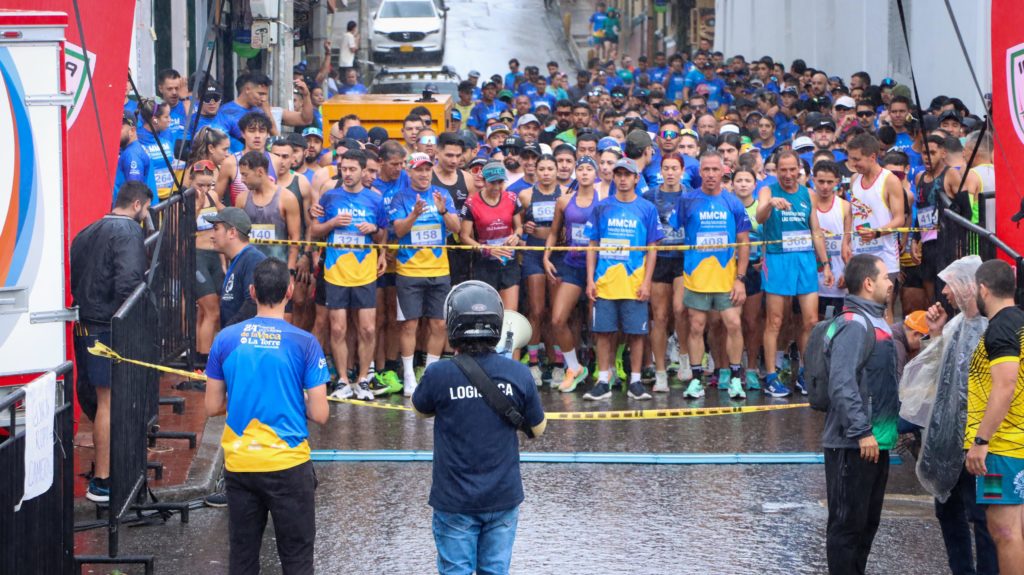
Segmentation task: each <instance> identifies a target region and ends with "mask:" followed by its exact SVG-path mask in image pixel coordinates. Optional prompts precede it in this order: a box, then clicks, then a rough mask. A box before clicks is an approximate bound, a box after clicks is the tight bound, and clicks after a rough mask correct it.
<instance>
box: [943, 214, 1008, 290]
mask: <svg viewBox="0 0 1024 575" xmlns="http://www.w3.org/2000/svg"><path fill="white" fill-rule="evenodd" d="M940 197H941V198H942V205H940V216H939V218H940V220H939V221H940V222H941V228H942V229H941V232H940V233H939V239H938V240H936V241H938V242H939V259H940V262H939V263H938V266H937V267H938V269H940V270H941V269H943V268H945V267H946V266H948V265H949V264H951V263H952V262H954V261H956V260H958V259H960V258H962V257H964V256H969V255H977V256H980V257H981V259H982V260H990V259H993V258H997V257H998V258H1003V259H1006V260H1008V261H1009V262H1010V263H1011V265H1013V266H1014V267H1015V268H1016V273H1017V294H1016V297H1015V299H1016V301H1017V304H1018V305H1020V304H1024V258H1022V257H1021V255H1020V254H1018V253H1017V252H1016V251H1014V250H1013V248H1011V247H1010V246H1008V245H1006V243H1005V242H1003V241H1002V240H1001V239H999V238H997V237H996V234H995V232H994V231H989V230H988V229H986V228H985V227H983V224H974V223H971V220H970V219H969V218H970V213H969V212H968V213H966V214H964V213H963V209H962V207H961V204H958V203H957V202H950V201H949V200H948V199H947V198H946V197H945V196H940ZM985 204H986V202H979V206H978V208H979V222H985V221H986V218H987V209H988V208H987V206H986V205H985ZM935 289H936V291H938V290H939V289H941V287H940V286H938V285H937V286H936V288H935Z"/></svg>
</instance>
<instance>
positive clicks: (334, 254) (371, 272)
mask: <svg viewBox="0 0 1024 575" xmlns="http://www.w3.org/2000/svg"><path fill="white" fill-rule="evenodd" d="M320 205H321V206H322V207H323V208H324V215H323V216H321V217H320V222H321V223H323V222H326V221H328V220H330V219H331V218H334V217H335V216H337V215H339V214H350V215H351V216H352V223H350V224H349V225H347V226H342V227H339V228H334V231H333V232H331V233H330V235H328V236H327V241H328V242H329V243H332V244H372V243H373V237H372V236H369V235H365V234H363V233H361V232H360V231H359V230H358V229H357V228H356V226H358V225H359V224H363V223H369V224H373V225H375V226H377V227H378V228H379V229H384V228H385V227H387V225H388V218H387V213H386V212H385V211H384V198H383V197H382V196H381V195H380V194H378V193H377V192H375V191H373V190H368V189H366V188H363V189H362V190H360V191H358V192H356V193H352V192H347V191H345V189H344V188H335V189H333V190H331V191H329V192H327V193H326V194H324V195H323V196H321V197H320ZM324 279H326V280H327V281H328V282H329V283H331V284H332V285H336V286H344V287H357V286H364V285H366V284H368V283H371V282H375V281H377V250H375V249H370V248H364V249H358V248H351V249H350V248H327V260H326V261H325V262H324Z"/></svg>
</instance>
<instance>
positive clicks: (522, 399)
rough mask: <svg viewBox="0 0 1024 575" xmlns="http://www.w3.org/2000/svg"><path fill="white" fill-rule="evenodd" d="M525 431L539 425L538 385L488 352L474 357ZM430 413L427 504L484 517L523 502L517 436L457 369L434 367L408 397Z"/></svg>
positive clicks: (444, 365) (452, 365)
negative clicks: (431, 435)
mask: <svg viewBox="0 0 1024 575" xmlns="http://www.w3.org/2000/svg"><path fill="white" fill-rule="evenodd" d="M474 359H476V360H477V362H478V363H479V364H480V367H481V369H483V370H484V372H485V373H486V374H487V375H489V376H491V378H492V379H493V380H494V381H495V383H497V384H498V387H499V389H501V390H502V391H503V392H505V394H506V395H507V396H508V398H509V400H510V401H511V402H512V405H514V406H515V407H516V408H517V409H518V410H519V412H520V413H522V414H523V416H524V417H525V419H526V424H527V425H529V426H530V427H534V426H537V425H540V423H541V422H542V421H544V410H543V409H542V408H541V405H540V397H539V396H538V395H537V386H536V385H534V383H533V378H532V377H530V371H529V370H528V369H527V368H526V366H525V365H523V364H521V363H519V362H517V361H514V360H512V359H508V358H505V357H502V356H500V355H498V354H497V353H489V354H487V355H482V356H474ZM412 404H413V406H415V407H416V410H417V411H419V412H421V413H427V414H434V416H435V417H434V469H433V481H432V484H431V486H430V499H429V501H428V503H429V504H430V506H431V507H433V508H434V509H436V510H438V511H444V512H448V513H488V512H492V511H504V510H506V509H512V508H513V507H515V506H517V505H519V504H520V503H522V502H523V480H522V477H521V475H520V473H519V436H518V432H517V431H516V430H515V429H513V428H512V426H511V425H510V424H509V423H507V422H506V421H505V419H504V418H502V417H501V416H500V415H498V414H497V413H495V411H494V410H493V409H491V407H490V406H489V405H487V403H486V402H485V401H484V399H483V398H482V397H480V396H479V394H478V392H477V390H476V387H474V386H473V385H472V384H471V383H470V382H469V380H468V379H466V376H465V375H463V373H462V370H461V369H459V366H457V365H455V362H453V361H450V360H442V361H438V362H436V363H434V364H433V365H431V366H430V367H428V368H427V370H426V371H425V372H423V378H422V379H421V380H420V384H419V385H418V386H417V387H416V392H415V393H413V396H412Z"/></svg>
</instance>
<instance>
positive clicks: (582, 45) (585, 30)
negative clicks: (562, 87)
mask: <svg viewBox="0 0 1024 575" xmlns="http://www.w3.org/2000/svg"><path fill="white" fill-rule="evenodd" d="M557 2H558V10H559V12H561V13H562V22H563V24H564V23H565V21H566V18H568V20H569V36H570V37H569V38H568V40H569V51H570V52H571V53H572V57H573V59H574V60H576V66H577V68H578V69H581V70H582V69H585V68H586V67H587V60H589V59H590V54H589V51H590V49H591V46H590V16H591V15H592V14H593V13H594V6H595V5H596V2H595V1H594V0H575V1H570V0H557ZM574 80H575V76H572V78H570V82H572V81H574Z"/></svg>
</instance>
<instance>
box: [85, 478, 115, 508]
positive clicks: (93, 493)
mask: <svg viewBox="0 0 1024 575" xmlns="http://www.w3.org/2000/svg"><path fill="white" fill-rule="evenodd" d="M85 497H86V499H88V500H89V501H93V502H95V503H107V502H109V501H110V479H109V478H107V479H100V478H99V477H93V478H92V479H90V480H89V490H88V491H86V492H85Z"/></svg>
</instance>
